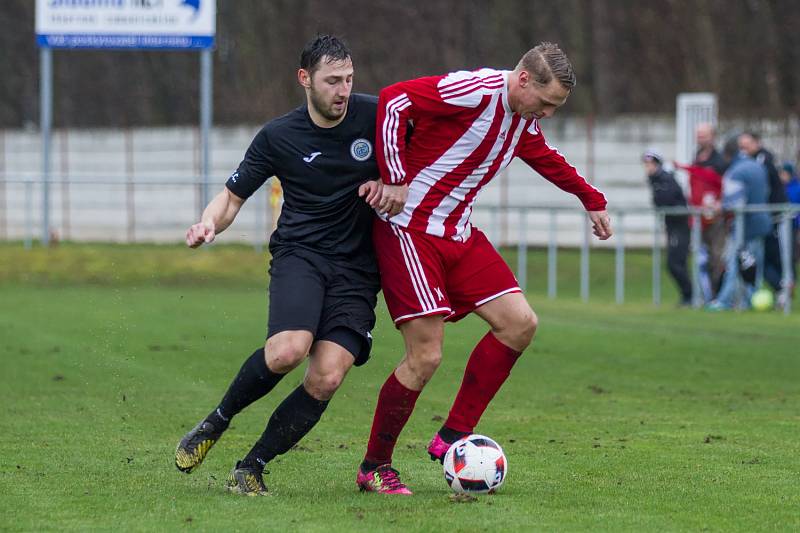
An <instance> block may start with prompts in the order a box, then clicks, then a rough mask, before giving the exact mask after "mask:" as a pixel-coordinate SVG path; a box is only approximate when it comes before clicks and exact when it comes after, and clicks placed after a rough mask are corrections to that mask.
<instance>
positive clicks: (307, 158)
mask: <svg viewBox="0 0 800 533" xmlns="http://www.w3.org/2000/svg"><path fill="white" fill-rule="evenodd" d="M319 155H322V152H312V153H311V155H308V156H306V157H304V158H303V161H305V162H306V163H311V162H312V161H313V160H315V159H316V158H317V156H319Z"/></svg>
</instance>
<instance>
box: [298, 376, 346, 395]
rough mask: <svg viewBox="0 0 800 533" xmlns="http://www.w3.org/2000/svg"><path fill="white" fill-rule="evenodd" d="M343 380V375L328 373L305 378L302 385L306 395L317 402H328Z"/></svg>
mask: <svg viewBox="0 0 800 533" xmlns="http://www.w3.org/2000/svg"><path fill="white" fill-rule="evenodd" d="M343 380H344V374H342V373H338V372H330V373H327V374H312V375H309V376H306V379H305V381H304V383H303V384H304V385H305V387H306V390H307V391H308V393H309V394H310V395H311V396H313V397H314V398H316V399H317V400H322V401H326V400H330V399H331V398H332V397H333V395H334V394H335V393H336V391H337V390H338V389H339V387H340V386H341V384H342V381H343Z"/></svg>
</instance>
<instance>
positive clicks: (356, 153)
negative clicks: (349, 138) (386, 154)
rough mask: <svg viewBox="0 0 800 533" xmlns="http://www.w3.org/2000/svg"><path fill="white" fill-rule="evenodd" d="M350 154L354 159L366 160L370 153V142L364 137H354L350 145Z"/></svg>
mask: <svg viewBox="0 0 800 533" xmlns="http://www.w3.org/2000/svg"><path fill="white" fill-rule="evenodd" d="M350 155H351V156H353V159H355V160H356V161H366V160H367V159H369V156H371V155H372V143H371V142H369V141H368V140H366V139H363V138H362V139H356V140H355V141H353V144H351V145H350Z"/></svg>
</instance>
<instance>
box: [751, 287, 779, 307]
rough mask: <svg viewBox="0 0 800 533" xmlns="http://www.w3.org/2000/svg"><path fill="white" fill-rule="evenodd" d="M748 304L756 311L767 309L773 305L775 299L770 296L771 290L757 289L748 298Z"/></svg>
mask: <svg viewBox="0 0 800 533" xmlns="http://www.w3.org/2000/svg"><path fill="white" fill-rule="evenodd" d="M750 305H751V306H753V309H755V310H756V311H769V310H770V309H772V306H773V305H775V299H774V298H773V296H772V291H771V290H769V289H759V290H757V291H756V292H754V293H753V296H752V297H751V298H750Z"/></svg>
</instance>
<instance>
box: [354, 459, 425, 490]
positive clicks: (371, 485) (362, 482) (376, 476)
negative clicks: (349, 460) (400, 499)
mask: <svg viewBox="0 0 800 533" xmlns="http://www.w3.org/2000/svg"><path fill="white" fill-rule="evenodd" d="M356 485H358V488H359V489H361V492H378V493H380V494H403V495H411V494H413V493H412V492H411V491H410V490H408V487H406V486H405V485H403V482H402V481H400V473H399V472H398V471H397V470H395V469H394V468H392V466H391V465H381V466H379V467H378V468H376V469H375V470H370V471H369V472H362V471H361V468H359V469H358V476H357V477H356Z"/></svg>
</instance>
